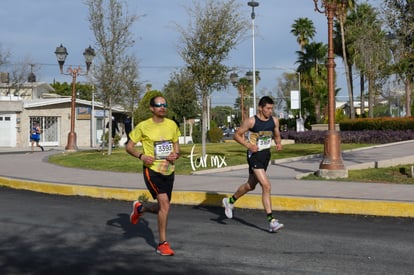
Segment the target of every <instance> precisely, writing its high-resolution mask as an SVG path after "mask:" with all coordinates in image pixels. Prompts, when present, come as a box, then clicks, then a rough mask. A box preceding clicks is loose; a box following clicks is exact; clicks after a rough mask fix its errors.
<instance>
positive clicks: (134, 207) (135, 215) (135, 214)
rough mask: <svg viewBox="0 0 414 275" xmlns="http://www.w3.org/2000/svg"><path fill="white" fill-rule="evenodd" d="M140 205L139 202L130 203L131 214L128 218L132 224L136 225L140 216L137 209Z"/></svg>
mask: <svg viewBox="0 0 414 275" xmlns="http://www.w3.org/2000/svg"><path fill="white" fill-rule="evenodd" d="M141 205H142V204H141V203H140V202H139V201H134V202H133V203H132V212H131V215H130V216H129V220H130V221H131V223H132V224H137V223H138V221H139V217H140V216H141V215H142V214H141V213H140V212H139V210H138V207H140V206H141Z"/></svg>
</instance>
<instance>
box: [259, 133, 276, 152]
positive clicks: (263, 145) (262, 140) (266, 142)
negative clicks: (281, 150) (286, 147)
mask: <svg viewBox="0 0 414 275" xmlns="http://www.w3.org/2000/svg"><path fill="white" fill-rule="evenodd" d="M256 145H257V148H258V149H259V151H262V150H265V149H269V148H270V147H271V145H272V137H270V136H259V137H258V138H257V143H256Z"/></svg>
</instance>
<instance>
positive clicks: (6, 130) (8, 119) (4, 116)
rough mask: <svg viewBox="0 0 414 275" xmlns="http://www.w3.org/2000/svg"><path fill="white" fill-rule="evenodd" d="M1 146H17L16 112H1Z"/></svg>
mask: <svg viewBox="0 0 414 275" xmlns="http://www.w3.org/2000/svg"><path fill="white" fill-rule="evenodd" d="M0 133H1V134H0V146H3V147H16V114H10V113H3V112H0Z"/></svg>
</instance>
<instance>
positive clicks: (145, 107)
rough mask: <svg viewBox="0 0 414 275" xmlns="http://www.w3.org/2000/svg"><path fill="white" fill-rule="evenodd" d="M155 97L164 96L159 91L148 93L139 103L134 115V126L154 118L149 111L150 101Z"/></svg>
mask: <svg viewBox="0 0 414 275" xmlns="http://www.w3.org/2000/svg"><path fill="white" fill-rule="evenodd" d="M154 96H164V94H163V93H162V92H160V91H157V90H151V91H147V92H146V93H145V95H144V96H143V97H142V99H141V101H140V102H139V105H138V108H137V109H136V110H135V113H134V126H135V125H137V124H138V123H140V122H141V121H143V120H146V119H148V118H150V117H151V116H152V113H151V111H150V109H149V106H150V100H151V98H153V97H154Z"/></svg>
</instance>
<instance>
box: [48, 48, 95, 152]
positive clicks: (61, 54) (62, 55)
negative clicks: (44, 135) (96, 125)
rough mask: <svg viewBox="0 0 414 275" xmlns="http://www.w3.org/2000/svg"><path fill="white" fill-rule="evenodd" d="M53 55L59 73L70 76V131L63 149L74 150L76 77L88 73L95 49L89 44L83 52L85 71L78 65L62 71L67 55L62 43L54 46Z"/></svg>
mask: <svg viewBox="0 0 414 275" xmlns="http://www.w3.org/2000/svg"><path fill="white" fill-rule="evenodd" d="M55 55H56V58H57V61H58V63H59V69H60V73H61V74H64V75H71V76H72V100H71V106H70V132H69V134H68V143H67V144H66V147H65V150H66V151H76V150H78V146H77V145H76V132H75V104H76V77H77V76H85V75H87V74H88V72H89V69H90V67H91V64H92V61H93V58H94V57H95V50H94V49H93V48H91V46H89V47H88V48H86V49H85V51H84V52H83V56H84V57H85V63H86V72H85V73H82V68H81V67H80V66H78V68H72V66H69V68H68V73H65V72H64V71H63V65H64V64H65V60H66V57H67V56H68V51H67V50H66V48H65V47H63V45H62V44H60V46H59V47H57V48H56V50H55ZM92 115H93V114H92Z"/></svg>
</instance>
